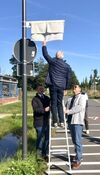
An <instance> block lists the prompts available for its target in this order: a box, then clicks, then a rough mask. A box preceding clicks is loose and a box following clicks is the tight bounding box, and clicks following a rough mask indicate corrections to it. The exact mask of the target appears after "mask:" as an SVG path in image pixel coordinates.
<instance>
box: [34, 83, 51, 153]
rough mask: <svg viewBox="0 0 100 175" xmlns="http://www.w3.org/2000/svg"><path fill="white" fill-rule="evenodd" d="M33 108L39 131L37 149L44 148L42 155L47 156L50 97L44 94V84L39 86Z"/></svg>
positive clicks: (35, 122)
mask: <svg viewBox="0 0 100 175" xmlns="http://www.w3.org/2000/svg"><path fill="white" fill-rule="evenodd" d="M32 108H33V117H34V127H35V129H36V133H37V141H36V149H37V150H41V149H42V155H43V156H46V154H47V152H48V144H49V110H50V98H49V97H48V96H46V95H45V94H44V87H43V86H42V85H39V86H38V87H37V93H36V95H35V96H34V97H33V99H32Z"/></svg>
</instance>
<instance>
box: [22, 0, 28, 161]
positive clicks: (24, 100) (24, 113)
mask: <svg viewBox="0 0 100 175" xmlns="http://www.w3.org/2000/svg"><path fill="white" fill-rule="evenodd" d="M25 23H26V0H22V41H23V50H22V52H23V75H22V83H23V85H22V129H23V133H22V159H25V158H26V157H27V75H26V27H25Z"/></svg>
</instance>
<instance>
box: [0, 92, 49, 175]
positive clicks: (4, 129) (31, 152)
mask: <svg viewBox="0 0 100 175" xmlns="http://www.w3.org/2000/svg"><path fill="white" fill-rule="evenodd" d="M33 94H34V93H33V92H30V93H28V95H27V113H28V114H32V107H31V100H32V97H33ZM21 111H22V103H21V101H19V102H17V103H11V104H7V105H0V113H5V114H11V115H10V116H7V117H4V118H0V138H2V137H3V136H5V135H6V134H8V133H14V134H15V135H18V136H20V137H21V136H22V115H21ZM17 114H19V115H17ZM27 143H28V153H27V159H26V160H24V161H23V160H22V145H20V146H19V149H18V152H17V154H16V155H15V157H14V158H13V159H12V158H11V159H7V160H3V161H2V162H0V175H43V174H44V169H46V167H47V165H46V163H45V162H44V160H42V159H40V158H38V159H37V156H36V149H35V143H36V132H35V129H34V127H33V116H32V115H28V116H27ZM4 172H5V173H4Z"/></svg>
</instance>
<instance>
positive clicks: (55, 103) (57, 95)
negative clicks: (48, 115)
mask: <svg viewBox="0 0 100 175" xmlns="http://www.w3.org/2000/svg"><path fill="white" fill-rule="evenodd" d="M49 89H50V97H51V112H52V117H53V118H52V119H53V123H57V122H58V119H59V122H60V123H63V122H64V113H63V105H62V100H63V89H60V88H58V87H56V86H50V88H49ZM57 114H58V119H57Z"/></svg>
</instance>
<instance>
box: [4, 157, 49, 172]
mask: <svg viewBox="0 0 100 175" xmlns="http://www.w3.org/2000/svg"><path fill="white" fill-rule="evenodd" d="M45 168H46V164H45V162H44V164H43V160H42V159H40V160H37V161H36V158H35V157H34V156H32V155H31V156H29V157H28V158H27V159H26V160H13V161H12V162H11V165H10V166H9V167H8V168H6V170H4V171H3V172H2V175H37V174H38V175H43V171H44V169H45Z"/></svg>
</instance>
